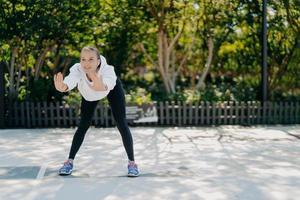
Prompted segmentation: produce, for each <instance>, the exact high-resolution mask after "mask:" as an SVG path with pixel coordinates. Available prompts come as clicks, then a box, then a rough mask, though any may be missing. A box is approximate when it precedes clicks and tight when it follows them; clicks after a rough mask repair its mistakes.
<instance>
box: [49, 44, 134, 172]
mask: <svg viewBox="0 0 300 200" xmlns="http://www.w3.org/2000/svg"><path fill="white" fill-rule="evenodd" d="M54 85H55V88H56V89H57V90H58V91H60V92H67V91H70V90H72V89H73V88H75V87H76V86H77V87H78V90H79V92H80V94H81V96H82V101H81V114H80V123H79V126H78V128H77V130H76V132H75V134H74V137H73V141H72V145H71V149H70V153H69V157H68V159H67V160H66V161H65V162H64V164H63V166H62V167H61V168H60V169H59V175H70V174H71V173H72V170H73V160H74V158H75V156H76V153H77V152H78V150H79V148H80V146H81V144H82V142H83V140H84V137H85V134H86V132H87V130H88V128H89V126H90V124H91V121H92V117H93V115H94V111H95V109H96V106H97V103H98V101H99V100H101V99H103V98H105V97H107V99H108V101H109V105H110V107H111V110H112V113H113V116H114V119H115V122H116V125H117V128H118V130H119V132H120V133H121V136H122V141H123V145H124V147H125V150H126V153H127V157H128V165H127V167H128V176H129V177H137V176H139V170H138V167H137V165H136V163H135V161H134V150H133V140H132V135H131V132H130V130H129V128H128V125H127V121H126V113H125V96H124V91H123V88H122V83H121V81H120V80H119V79H118V78H117V76H116V74H115V71H114V67H113V66H111V65H108V64H107V63H106V59H105V58H104V57H103V56H102V55H100V53H99V51H98V49H96V48H95V47H84V48H83V49H82V50H81V53H80V63H77V64H75V65H73V66H72V67H71V68H70V73H69V75H68V76H66V77H65V78H63V75H62V74H61V73H58V74H56V75H54Z"/></svg>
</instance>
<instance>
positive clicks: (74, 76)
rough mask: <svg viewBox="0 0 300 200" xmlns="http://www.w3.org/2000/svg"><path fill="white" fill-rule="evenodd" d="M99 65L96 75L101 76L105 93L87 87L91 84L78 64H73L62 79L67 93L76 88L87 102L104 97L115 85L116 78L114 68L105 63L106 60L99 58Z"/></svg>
mask: <svg viewBox="0 0 300 200" xmlns="http://www.w3.org/2000/svg"><path fill="white" fill-rule="evenodd" d="M100 60H101V64H100V69H99V70H98V72H97V75H98V76H99V77H100V75H101V76H102V81H103V83H104V84H105V85H106V86H107V90H106V91H96V90H93V89H92V88H91V87H90V86H89V85H91V86H92V84H93V83H92V82H90V81H89V80H88V79H87V76H86V73H85V72H84V70H83V69H82V67H81V65H80V63H76V64H74V65H73V66H72V67H71V68H70V73H69V75H68V76H66V77H65V78H64V83H65V84H67V86H68V91H70V90H72V89H74V88H75V87H76V86H77V87H78V90H79V92H80V94H81V95H82V96H83V98H84V99H85V100H87V101H97V100H100V99H103V98H104V97H106V96H107V95H108V93H109V91H110V90H112V89H113V88H114V87H115V85H116V80H117V76H116V73H115V71H114V67H113V66H111V65H108V64H107V63H106V59H105V58H104V57H103V56H100Z"/></svg>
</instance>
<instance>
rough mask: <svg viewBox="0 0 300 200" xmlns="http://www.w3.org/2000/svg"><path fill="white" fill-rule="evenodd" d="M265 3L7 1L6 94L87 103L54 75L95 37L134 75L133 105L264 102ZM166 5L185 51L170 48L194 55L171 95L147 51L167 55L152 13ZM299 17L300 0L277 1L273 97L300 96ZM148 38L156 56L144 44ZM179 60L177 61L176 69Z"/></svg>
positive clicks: (1, 15)
mask: <svg viewBox="0 0 300 200" xmlns="http://www.w3.org/2000/svg"><path fill="white" fill-rule="evenodd" d="M261 3H262V0H255V1H235V0H229V1H217V0H213V1H203V0H197V1H194V0H188V1H166V0H165V1H144V0H130V1H127V0H119V1H117V0H87V1H80V0H71V1H66V0H62V1H53V0H22V1H21V0H17V1H10V0H2V1H1V4H0V54H1V57H0V61H3V62H5V63H6V66H5V72H6V73H7V74H6V77H5V80H6V91H7V93H8V94H6V96H10V97H15V96H17V98H18V100H21V101H22V100H25V99H30V100H36V101H52V100H65V101H66V102H67V103H68V104H70V105H71V104H72V105H73V104H76V102H77V104H78V102H80V99H78V98H79V96H78V94H76V95H75V94H73V93H70V94H61V93H58V92H56V91H55V89H54V86H53V74H54V73H56V72H58V71H62V72H65V73H66V74H67V73H68V69H69V67H70V66H72V64H74V63H76V62H78V58H79V54H80V49H81V48H82V47H83V46H85V45H95V46H97V47H98V48H99V49H100V52H101V53H102V54H103V55H104V56H106V57H107V60H108V63H109V64H112V65H113V66H114V67H115V70H116V72H117V74H118V76H120V77H121V79H122V81H123V83H125V84H124V87H125V89H126V90H127V91H129V94H128V95H127V96H126V99H127V100H128V102H129V103H137V104H141V103H147V102H151V101H153V100H182V101H186V102H196V101H206V100H208V101H222V100H258V99H259V98H260V86H259V85H260V73H261V68H260V65H261V58H260V57H261V53H260V52H261V45H260V34H261V28H262V27H261V17H262V15H261ZM160 6H163V7H164V8H165V12H166V18H165V19H164V20H165V24H164V25H165V28H166V29H167V30H168V31H167V33H166V34H167V35H166V38H167V40H168V43H169V44H170V43H171V39H172V38H174V36H175V35H176V33H178V30H181V28H182V27H184V28H182V31H183V32H182V35H181V37H180V39H179V41H178V44H177V45H176V46H175V47H174V48H175V49H176V53H175V54H174V55H171V56H174V59H175V60H177V61H181V60H182V59H183V58H184V57H185V56H186V55H187V60H186V63H185V64H184V65H183V66H182V67H181V69H180V70H179V71H178V78H177V79H176V80H175V84H176V92H175V93H173V94H170V95H166V91H165V89H164V84H163V81H162V78H161V76H160V73H159V72H158V70H157V66H155V65H154V64H153V63H152V62H151V61H150V60H149V58H148V56H149V55H150V56H151V57H153V58H156V57H157V54H158V52H157V50H158V43H157V32H158V28H159V27H157V21H156V19H155V17H153V15H152V14H151V12H153V9H154V11H155V9H158V8H160ZM299 19H300V4H299V1H297V0H291V1H286V0H280V1H275V0H272V1H268V53H269V57H268V67H269V75H270V76H269V82H268V84H269V99H270V100H291V99H292V100H299V98H300V90H299V88H300V81H299V77H300V64H299V63H300V48H299V47H300V46H299V44H300V41H299V39H300V20H299ZM183 24H184V26H183ZM208 37H210V38H212V39H213V44H214V48H213V58H212V65H211V68H210V70H209V72H208V76H207V78H206V80H205V85H206V87H205V88H204V90H199V89H196V84H197V81H198V80H199V78H200V77H201V75H202V74H203V70H204V67H205V64H206V62H207V58H208V47H207V40H208ZM193 38H194V39H193ZM140 43H143V44H144V47H145V49H147V54H148V55H146V54H145V53H144V52H143V51H142V50H141V49H140V46H139V44H140ZM191 44H192V45H191ZM44 51H45V52H46V53H45V56H44V57H43V56H41V55H43V52H44ZM14 53H15V54H14ZM12 55H15V57H13V56H12ZM39 59H40V60H39ZM171 61H172V62H173V61H174V60H171ZM39 62H40V63H41V64H40V66H39V65H38V64H39ZM178 65H179V64H178V62H177V63H176V64H175V65H174V67H175V69H176V68H177V67H178ZM37 66H38V67H37ZM36 72H37V74H36ZM18 84H19V85H18ZM17 85H18V87H17ZM66 95H68V97H67V96H66ZM73 98H74V102H73V100H72V99H73ZM104 103H107V101H104ZM77 104H76V105H77Z"/></svg>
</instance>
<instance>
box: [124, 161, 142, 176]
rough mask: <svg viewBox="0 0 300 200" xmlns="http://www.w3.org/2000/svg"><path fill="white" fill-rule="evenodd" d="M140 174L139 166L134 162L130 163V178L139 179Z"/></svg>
mask: <svg viewBox="0 0 300 200" xmlns="http://www.w3.org/2000/svg"><path fill="white" fill-rule="evenodd" d="M139 175H140V172H139V170H138V167H137V164H135V162H134V161H129V162H128V175H127V176H128V177H138V176H139Z"/></svg>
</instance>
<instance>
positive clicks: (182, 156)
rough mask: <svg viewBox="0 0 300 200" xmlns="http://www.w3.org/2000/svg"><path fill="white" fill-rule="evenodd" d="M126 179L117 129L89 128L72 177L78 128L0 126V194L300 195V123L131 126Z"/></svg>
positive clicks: (25, 199)
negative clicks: (134, 174) (133, 164)
mask: <svg viewBox="0 0 300 200" xmlns="http://www.w3.org/2000/svg"><path fill="white" fill-rule="evenodd" d="M131 130H132V134H133V137H134V142H135V146H134V148H135V154H136V155H135V156H136V161H137V163H138V165H139V168H140V171H141V176H140V177H138V178H128V177H126V173H127V168H126V164H127V159H126V154H125V150H124V148H123V146H122V143H121V137H120V135H119V133H118V131H117V129H115V128H105V129H104V128H90V129H89V131H88V133H87V135H86V138H85V141H84V143H83V145H82V147H81V149H80V150H79V153H78V154H77V156H76V160H75V163H74V164H75V171H74V172H73V174H72V175H71V176H68V177H61V176H58V175H57V170H58V168H59V167H60V166H61V164H62V162H63V161H64V160H65V159H66V157H67V155H68V152H69V148H70V144H71V140H72V137H73V134H74V132H75V129H6V130H0V199H1V200H10V199H18V200H19V199H22V200H32V199H36V200H44V199H62V200H65V199H73V200H77V199H78V200H79V199H84V200H89V199H106V200H117V199H143V200H144V199H176V200H177V199H195V200H198V199H253V200H258V199H280V200H281V199H295V200H296V199H299V198H300V190H299V188H300V143H299V141H300V140H299V138H300V126H299V125H294V126H256V127H240V126H219V127H197V128H196V127H186V128H176V127H175V128H174V127H163V128H158V127H135V128H131Z"/></svg>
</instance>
